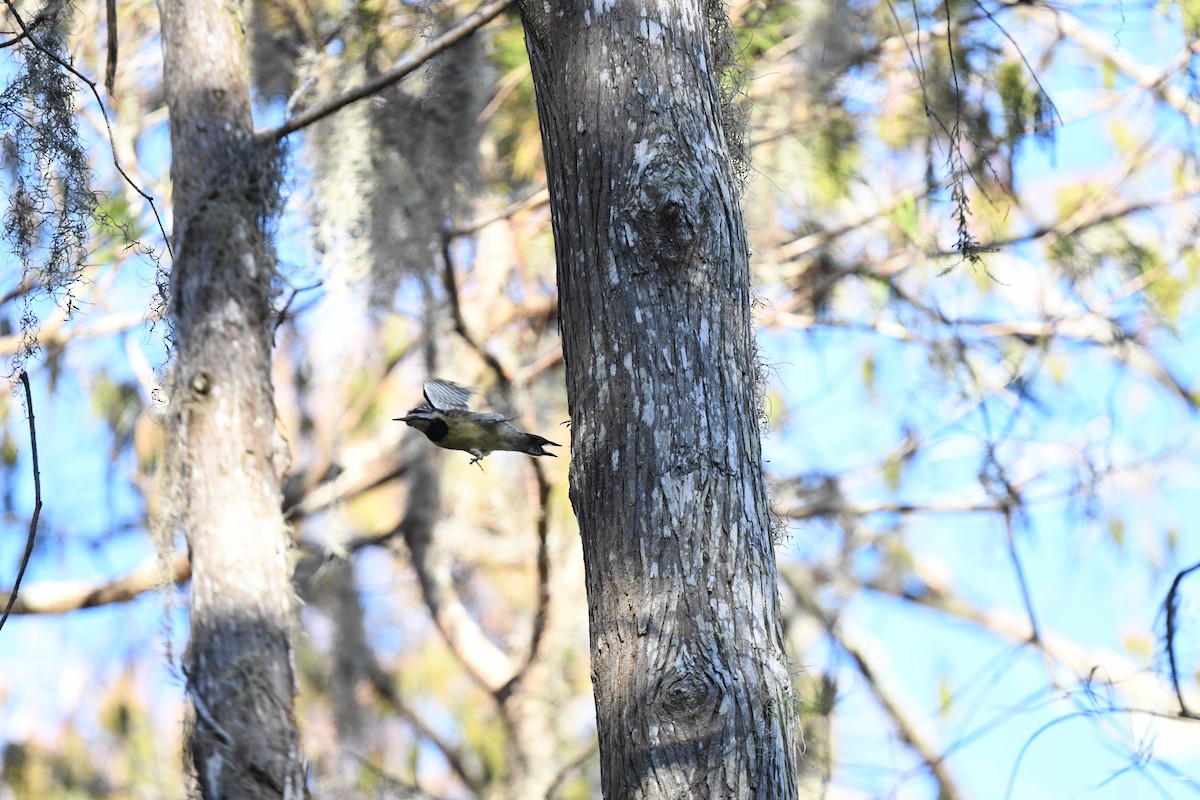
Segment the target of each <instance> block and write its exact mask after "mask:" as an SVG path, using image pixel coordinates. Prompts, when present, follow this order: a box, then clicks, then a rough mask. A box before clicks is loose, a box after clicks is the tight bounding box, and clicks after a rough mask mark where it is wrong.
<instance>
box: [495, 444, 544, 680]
mask: <svg viewBox="0 0 1200 800" xmlns="http://www.w3.org/2000/svg"><path fill="white" fill-rule="evenodd" d="M533 474H534V476H535V477H536V478H537V486H538V521H537V536H538V548H537V605H536V607H535V608H534V612H533V627H532V629H531V630H530V632H529V652H528V653H527V654H526V656H525V660H524V662H522V664H521V666H520V667H519V668H518V669H517V671H516V672H515V673H514V674H513V676H512V677H511V678H509V679H508V682H507V683H505V684H504V686H502V687H500V691H498V692H496V697H498V698H499V699H500V701H501V702H502V703H503V702H504V701H506V700H507V699H508V698H509V697H510V696H511V695H512V693H513V691H514V690H515V689H516V688H517V684H519V683H520V682H521V679H522V678H524V677H525V674H526V673H527V672H528V671H529V668H530V667H531V666H532V665H533V662H534V661H535V660H536V659H537V656H538V651H539V650H540V649H541V646H542V637H543V636H544V635H545V633H546V620H547V619H548V618H549V616H550V613H549V612H550V536H549V532H550V531H549V528H550V515H549V513H548V512H549V510H550V482H549V481H547V480H546V472H545V470H543V469H542V465H541V462H539V461H534V462H533Z"/></svg>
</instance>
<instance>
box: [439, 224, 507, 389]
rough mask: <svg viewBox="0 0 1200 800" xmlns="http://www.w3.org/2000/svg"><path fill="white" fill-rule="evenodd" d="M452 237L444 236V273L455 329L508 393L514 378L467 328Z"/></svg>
mask: <svg viewBox="0 0 1200 800" xmlns="http://www.w3.org/2000/svg"><path fill="white" fill-rule="evenodd" d="M450 242H451V237H450V236H449V235H446V236H443V237H442V261H443V262H445V267H446V269H445V272H444V273H443V276H442V277H443V283H444V284H445V286H446V295H447V297H449V299H450V313H451V316H452V318H453V319H454V330H455V332H457V333H458V335H459V336H461V337H462V338H463V341H464V342H466V343H467V344H468V345H470V347H471V349H472V350H474V351H475V352H476V353H478V354H479V357H480V358H482V359H483V361H484V363H486V364H487V365H488V369H490V370H491V371H492V372H494V373H495V375H496V381H497V382H498V383H499V384H500V388H501V390H502V391H504V392H505V393H506V394H507V393H508V390H509V389H510V388H511V386H512V379H511V378H509V376H508V372H507V371H506V370H505V369H504V365H503V364H501V363H500V359H498V358H496V356H495V355H494V354H493V353H492V351H490V350H488V349H487V347H486V346H484V345H482V344H480V343H479V342H478V341H477V340H476V339H475V337H473V336H472V335H471V333H470V332H469V331H468V330H467V323H466V321H465V320H464V319H463V314H462V307H461V306H460V304H459V300H458V280H457V278H455V277H454V259H453V258H452V257H451V254H450Z"/></svg>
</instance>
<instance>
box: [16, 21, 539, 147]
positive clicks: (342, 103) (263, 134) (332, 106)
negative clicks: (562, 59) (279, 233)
mask: <svg viewBox="0 0 1200 800" xmlns="http://www.w3.org/2000/svg"><path fill="white" fill-rule="evenodd" d="M5 1H6V2H8V0H5ZM515 3H516V0H493V2H490V3H487V4H485V5H483V6H481V7H480V8H479V10H478V11H476V12H475V13H473V14H471V15H470V16H468V17H466V18H465V19H463V20H462V21H461V22H459V23H458V24H457V25H456V26H454V27H453V28H451V29H450V30H448V31H446V32H445V33H443V34H442V35H441V36H438V37H436V38H434V39H431V40H430V41H429V43H428V44H427V45H425V46H424V47H423V48H421V50H420V51H418V52H416V53H414V54H413V55H411V56H408V57H406V58H402V59H400V61H398V62H397V63H396V66H394V67H392V68H391V69H390V70H388V71H387V72H385V73H383V74H382V75H377V76H376V77H374V78H372V79H370V80H369V81H366V82H365V83H363V84H361V85H359V86H356V87H355V88H353V89H350V90H349V91H346V92H343V93H342V94H339V95H337V96H336V97H330V98H329V99H327V100H323V101H321V102H320V103H317V104H316V105H315V106H312V107H310V108H308V109H307V110H305V111H302V112H301V113H299V114H297V115H296V116H294V117H292V118H291V119H289V120H288V121H287V122H285V123H283V124H282V125H279V126H278V127H275V128H270V129H268V130H265V131H260V132H258V133H257V134H256V138H257V139H258V140H259V141H261V142H277V141H279V140H280V139H283V138H284V137H286V136H288V135H289V134H292V133H295V132H296V131H298V130H301V129H303V128H307V127H308V126H309V125H312V124H313V123H314V122H316V121H317V120H320V119H324V118H325V117H328V116H329V115H330V114H334V113H336V112H338V111H341V110H342V109H343V108H345V107H346V106H348V105H350V104H351V103H356V102H358V101H359V100H363V99H365V98H367V97H370V96H371V95H373V94H376V93H378V92H380V91H382V90H384V89H386V88H387V87H389V86H391V85H392V84H394V83H398V82H399V81H400V80H401V79H402V78H404V77H405V76H406V75H408V74H409V73H410V72H412V71H413V70H415V69H416V68H417V67H419V66H421V65H422V64H424V63H425V62H426V61H429V59H431V58H433V57H434V56H436V55H438V54H439V53H441V52H443V51H444V50H448V49H450V48H451V47H453V46H454V45H456V44H458V43H459V42H461V41H462V40H463V39H466V38H467V37H468V36H470V35H471V34H473V33H474V32H475V31H477V30H479V29H480V28H482V27H483V26H484V25H486V24H487V23H489V22H491V21H492V20H493V19H495V18H496V17H498V16H500V15H501V14H503V13H504V12H505V11H506V10H508V9H509V8H510V7H511V6H512V5H514V4H515Z"/></svg>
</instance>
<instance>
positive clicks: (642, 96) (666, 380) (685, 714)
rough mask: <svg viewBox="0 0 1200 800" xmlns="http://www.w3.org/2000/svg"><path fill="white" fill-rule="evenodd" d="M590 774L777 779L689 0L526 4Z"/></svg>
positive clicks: (783, 728)
mask: <svg viewBox="0 0 1200 800" xmlns="http://www.w3.org/2000/svg"><path fill="white" fill-rule="evenodd" d="M521 11H522V18H523V21H524V24H525V34H526V43H527V47H528V50H529V55H530V60H531V62H532V65H533V77H534V86H535V88H536V92H537V100H538V112H539V116H540V122H541V130H542V143H543V146H544V149H545V155H546V168H547V173H548V176H549V185H550V200H551V208H552V213H553V224H554V239H555V245H556V248H557V257H558V285H559V297H560V314H561V326H562V336H563V352H564V357H565V361H566V370H567V396H568V399H569V402H570V410H571V423H572V427H571V431H572V436H571V455H572V462H571V500H572V503H573V505H574V508H575V513H576V516H577V517H578V519H579V525H580V530H581V534H582V538H583V554H584V562H585V565H586V570H587V590H588V606H589V612H590V619H591V642H592V677H593V683H594V687H595V693H596V712H597V718H598V726H599V735H600V759H601V770H602V782H603V789H604V795H605V797H607V798H609V800H615V799H616V798H679V797H704V798H718V797H719V798H748V797H755V798H787V799H788V800H792V799H793V798H795V796H796V782H795V754H796V750H795V744H794V737H795V730H794V722H793V713H792V709H793V705H792V696H791V688H790V687H791V680H790V675H789V672H788V663H787V659H786V656H785V652H784V646H783V633H782V625H781V621H780V613H779V603H778V589H777V576H776V569H775V557H774V551H773V549H772V542H771V533H770V517H769V511H768V506H767V497H766V488H765V483H764V478H763V473H762V462H761V453H760V440H759V430H758V421H757V413H756V410H757V399H756V398H757V392H756V366H755V358H754V343H753V332H752V329H751V321H750V288H749V283H750V275H749V265H748V252H747V244H746V237H745V230H744V226H743V221H742V216H741V210H740V206H739V202H740V201H739V197H738V193H737V185H736V181H735V179H734V175H733V170H732V167H731V165H730V161H729V157H728V150H727V146H726V141H725V135H724V132H723V130H722V127H721V119H720V111H719V103H718V98H717V90H716V86H715V83H714V79H713V75H712V73H711V69H712V66H711V56H710V53H709V49H708V43H707V38H706V19H705V14H704V12H703V10H702V9H701V7H700V6H699V5H698V3H696V2H684V1H683V0H658V1H657V2H655V1H654V0H651V1H650V2H638V3H633V2H629V0H596V2H584V3H579V2H555V3H542V2H539V1H538V0H525V2H523V3H522V6H521Z"/></svg>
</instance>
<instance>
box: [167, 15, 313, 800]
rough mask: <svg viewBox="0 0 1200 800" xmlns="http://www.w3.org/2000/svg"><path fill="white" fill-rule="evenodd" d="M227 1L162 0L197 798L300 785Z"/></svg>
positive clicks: (263, 343) (254, 162)
mask: <svg viewBox="0 0 1200 800" xmlns="http://www.w3.org/2000/svg"><path fill="white" fill-rule="evenodd" d="M239 9H240V6H239V5H238V4H237V3H234V2H211V1H210V0H160V2H159V10H160V13H161V16H162V42H163V58H164V62H165V71H166V96H167V104H168V107H169V110H170V121H171V149H172V162H171V179H172V182H173V185H174V209H175V231H174V237H173V238H174V245H175V247H174V251H175V252H174V255H175V263H174V265H173V268H172V272H171V319H172V324H173V339H174V344H175V348H176V360H175V366H174V376H173V392H172V397H171V404H172V408H173V410H174V419H173V420H172V434H173V446H174V447H175V448H176V450H175V456H174V458H175V470H174V472H175V474H174V478H173V480H172V481H170V482H169V484H170V490H171V491H172V492H174V494H175V497H173V498H171V500H172V501H173V503H172V504H173V505H174V507H175V508H176V509H177V511H178V514H179V521H180V523H181V524H182V527H183V530H184V532H185V533H186V535H187V539H188V546H189V550H190V553H191V559H192V626H191V643H190V645H189V648H188V654H187V658H186V670H187V676H188V691H189V693H190V694H191V696H192V698H193V704H194V722H195V725H194V729H193V730H192V733H191V736H190V740H189V751H190V755H191V760H192V765H193V768H194V770H195V776H196V779H197V781H198V783H199V786H200V791H201V793H202V795H203V797H205V798H209V799H210V800H215V798H238V800H241V799H242V798H282V797H287V798H298V797H302V796H303V792H304V780H303V771H302V765H301V762H300V758H299V753H298V737H297V733H296V726H295V718H294V713H293V703H292V698H293V694H294V692H295V689H294V677H293V674H292V665H291V651H290V639H289V636H290V631H291V625H292V617H293V610H292V589H291V584H290V569H289V564H288V559H287V541H286V536H285V529H284V524H283V519H282V515H281V511H280V505H281V493H280V475H281V472H282V469H281V463H280V462H281V461H282V458H283V455H282V454H283V451H282V450H281V448H280V442H279V440H278V439H279V437H277V435H276V432H275V408H274V402H273V398H272V389H271V378H270V355H271V330H270V322H271V319H270V318H271V305H270V300H271V280H272V277H273V275H274V270H273V266H274V260H273V256H272V253H271V250H270V244H269V242H268V241H267V239H266V237H265V235H264V233H263V229H262V224H263V220H264V218H265V217H266V216H268V215H269V214H270V213H271V210H272V202H273V201H272V198H273V197H274V196H275V188H276V182H277V181H276V178H277V175H276V173H275V164H276V161H275V159H274V158H273V157H272V155H271V154H267V153H263V152H260V151H259V149H258V148H257V147H256V146H255V145H254V143H253V139H252V135H251V134H252V123H251V117H250V92H249V69H248V64H247V60H246V53H245V41H244V31H243V29H242V26H241V17H240V14H239Z"/></svg>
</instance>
